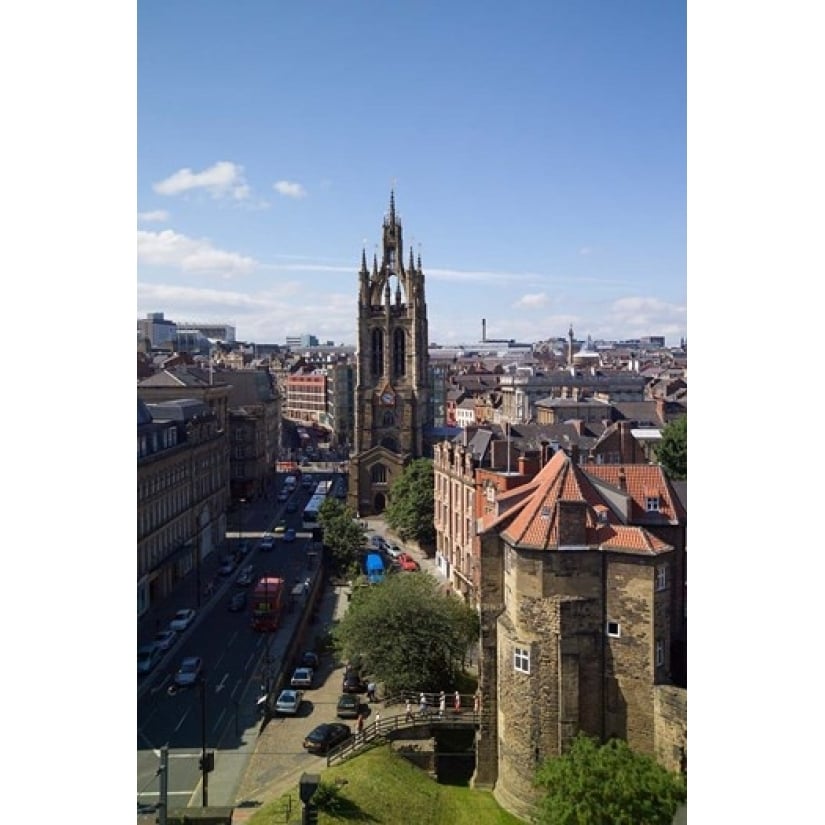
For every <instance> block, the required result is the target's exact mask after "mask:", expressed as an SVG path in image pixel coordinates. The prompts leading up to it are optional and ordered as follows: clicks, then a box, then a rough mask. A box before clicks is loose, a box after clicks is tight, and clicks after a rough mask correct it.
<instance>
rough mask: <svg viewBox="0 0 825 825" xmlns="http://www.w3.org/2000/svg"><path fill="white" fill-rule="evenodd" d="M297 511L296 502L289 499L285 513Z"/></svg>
mask: <svg viewBox="0 0 825 825" xmlns="http://www.w3.org/2000/svg"><path fill="white" fill-rule="evenodd" d="M297 509H298V504H297V502H295V501H293V500H292V499H290V501H289V503H288V504H287V505H286V511H287V513H294V512H295V511H296V510H297Z"/></svg>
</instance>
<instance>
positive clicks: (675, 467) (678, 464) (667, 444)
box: [656, 415, 687, 481]
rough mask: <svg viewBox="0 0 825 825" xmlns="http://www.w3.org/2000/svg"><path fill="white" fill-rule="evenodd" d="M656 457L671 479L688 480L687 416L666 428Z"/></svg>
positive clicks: (667, 425) (672, 422)
mask: <svg viewBox="0 0 825 825" xmlns="http://www.w3.org/2000/svg"><path fill="white" fill-rule="evenodd" d="M656 455H657V457H658V459H659V462H660V463H661V465H662V467H664V470H665V472H666V473H667V474H668V476H669V477H670V478H672V479H675V480H676V481H683V480H685V479H686V478H687V415H682V416H680V417H679V418H677V419H676V420H675V421H671V422H670V423H669V424H666V425H665V426H664V428H663V429H662V440H661V441H660V442H659V446H658V447H657V448H656Z"/></svg>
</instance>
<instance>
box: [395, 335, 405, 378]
mask: <svg viewBox="0 0 825 825" xmlns="http://www.w3.org/2000/svg"><path fill="white" fill-rule="evenodd" d="M405 362H406V340H405V337H404V330H403V329H397V330H395V332H394V333H393V340H392V374H393V375H394V376H395V377H398V376H402V375H404V374H405V372H406V363H405Z"/></svg>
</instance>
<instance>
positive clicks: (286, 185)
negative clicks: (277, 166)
mask: <svg viewBox="0 0 825 825" xmlns="http://www.w3.org/2000/svg"><path fill="white" fill-rule="evenodd" d="M272 188H273V189H274V190H275V191H276V192H278V193H279V194H281V195H283V196H284V197H287V198H305V197H306V195H307V190H306V189H304V187H303V186H302V185H301V184H300V183H293V182H292V181H288V180H279V181H276V182H275V183H273V184H272Z"/></svg>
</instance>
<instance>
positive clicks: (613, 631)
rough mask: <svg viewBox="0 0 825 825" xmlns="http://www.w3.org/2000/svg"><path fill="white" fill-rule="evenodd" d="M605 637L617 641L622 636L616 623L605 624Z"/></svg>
mask: <svg viewBox="0 0 825 825" xmlns="http://www.w3.org/2000/svg"><path fill="white" fill-rule="evenodd" d="M607 635H608V636H613V637H614V638H616V639H618V638H619V637H620V636H621V635H622V629H621V627H620V626H619V623H618V622H608V623H607Z"/></svg>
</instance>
